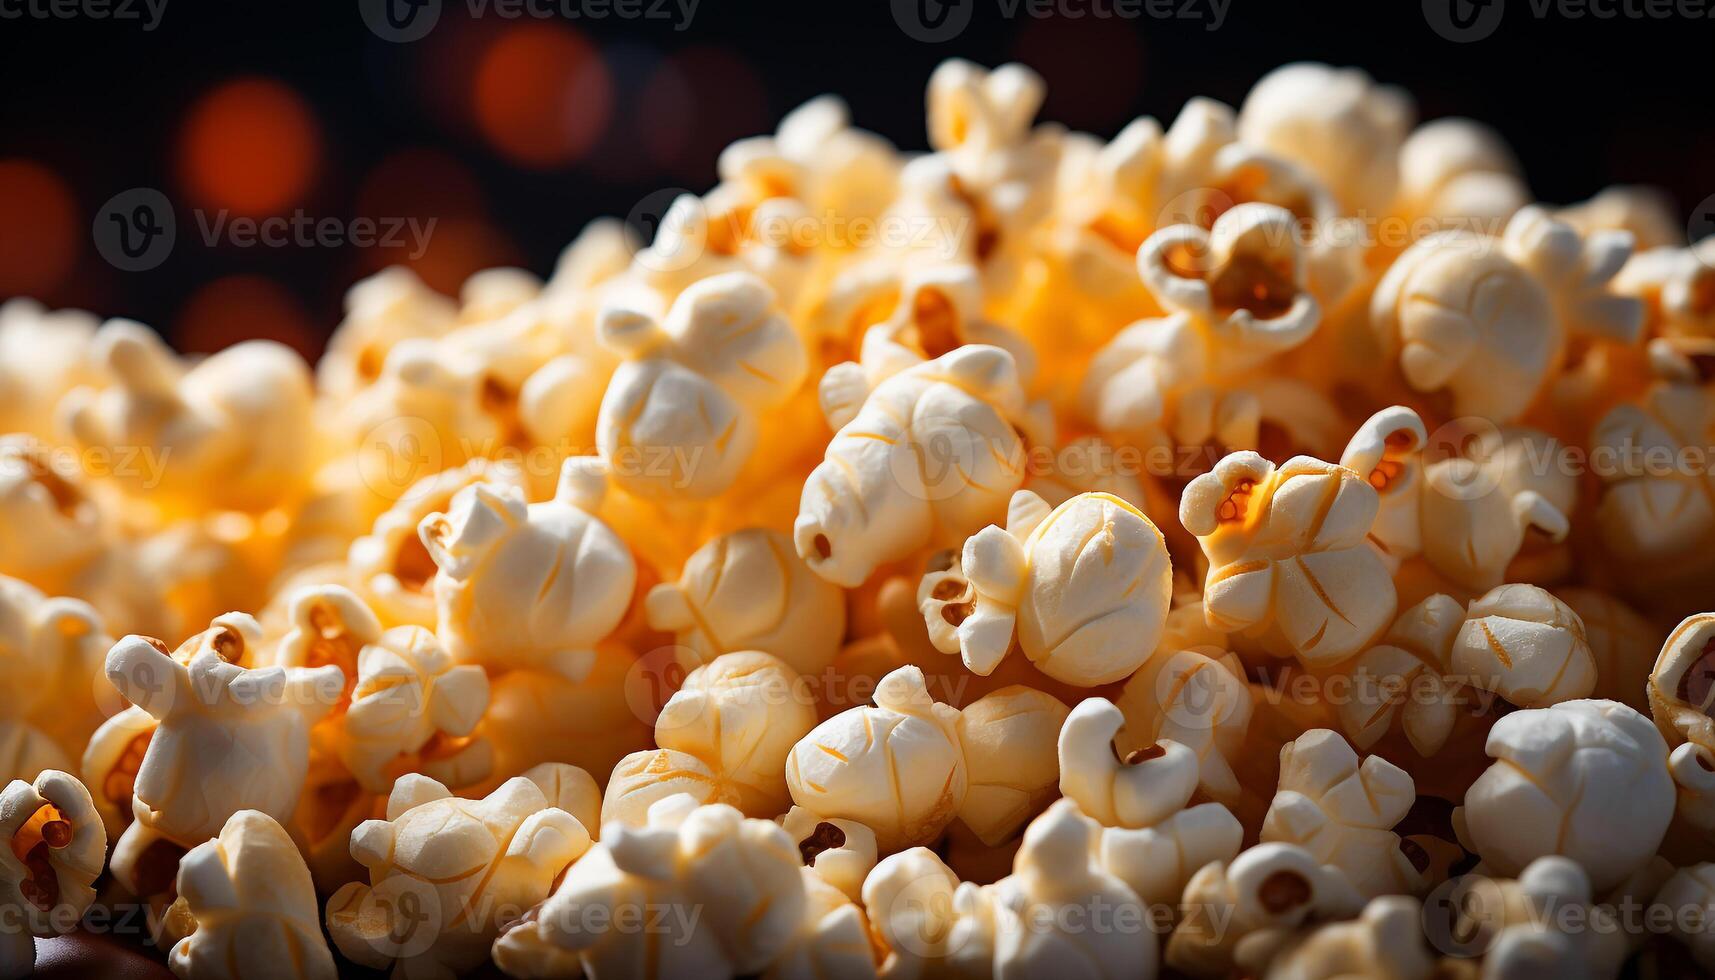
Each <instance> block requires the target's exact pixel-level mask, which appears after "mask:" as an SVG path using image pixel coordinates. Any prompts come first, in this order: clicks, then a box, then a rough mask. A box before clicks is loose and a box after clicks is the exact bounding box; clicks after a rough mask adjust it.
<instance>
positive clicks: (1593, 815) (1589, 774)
mask: <svg viewBox="0 0 1715 980" xmlns="http://www.w3.org/2000/svg"><path fill="white" fill-rule="evenodd" d="M1485 751H1486V752H1487V753H1488V754H1489V757H1490V758H1492V759H1494V760H1495V762H1494V764H1493V765H1491V766H1490V767H1489V768H1488V769H1487V770H1486V771H1484V773H1483V775H1482V776H1480V777H1478V779H1477V781H1476V782H1475V783H1473V784H1472V786H1471V788H1470V790H1469V791H1467V792H1466V794H1465V805H1464V807H1462V808H1461V809H1460V810H1456V811H1455V815H1456V822H1455V826H1456V827H1457V826H1459V822H1460V821H1462V823H1463V827H1464V829H1463V830H1462V831H1461V834H1460V836H1461V838H1463V839H1466V846H1467V847H1469V848H1471V849H1472V850H1475V851H1476V852H1477V853H1478V854H1479V855H1481V856H1482V858H1483V863H1484V865H1485V866H1487V867H1489V868H1492V869H1494V871H1495V872H1496V873H1499V874H1516V873H1518V872H1519V871H1521V870H1523V869H1524V867H1525V866H1526V865H1528V864H1529V863H1530V862H1532V861H1534V860H1536V859H1537V858H1539V857H1543V856H1545V855H1549V854H1559V855H1563V856H1565V857H1569V858H1571V859H1572V860H1574V861H1577V862H1578V863H1579V864H1580V865H1581V866H1582V867H1583V869H1584V871H1586V872H1587V873H1588V874H1589V877H1590V883H1591V884H1592V885H1593V886H1594V887H1595V888H1597V889H1606V888H1609V887H1612V886H1613V885H1615V884H1616V883H1618V882H1619V881H1620V880H1621V879H1623V878H1624V877H1625V876H1626V875H1628V874H1630V873H1631V872H1632V871H1633V870H1635V869H1636V868H1637V867H1639V866H1640V865H1642V864H1643V863H1644V862H1645V861H1646V860H1647V859H1648V858H1649V857H1650V855H1652V854H1654V853H1655V850H1656V847H1657V846H1658V845H1659V844H1660V843H1661V839H1662V835H1663V834H1665V833H1666V832H1667V825H1668V822H1669V821H1670V820H1671V819H1672V817H1673V809H1674V782H1673V778H1672V776H1671V775H1670V774H1669V770H1668V755H1667V745H1666V743H1665V742H1663V741H1662V738H1661V735H1659V734H1658V733H1657V732H1656V731H1655V729H1654V728H1653V727H1652V726H1651V725H1650V723H1649V720H1648V719H1646V718H1644V717H1643V716H1642V715H1640V714H1638V713H1637V712H1636V711H1633V710H1632V709H1630V708H1628V707H1626V706H1625V705H1623V704H1619V703H1617V702H1613V701H1565V702H1562V703H1560V704H1557V705H1554V706H1553V707H1550V708H1538V709H1533V710H1527V711H1515V712H1513V713H1512V714H1510V715H1507V716H1505V717H1503V718H1502V719H1501V720H1499V721H1497V722H1495V726H1494V728H1492V729H1490V731H1489V741H1488V745H1487V746H1486V747H1485ZM1596 787H1600V790H1599V791H1598V790H1596ZM1545 827H1554V828H1558V830H1557V831H1556V832H1555V833H1554V834H1553V835H1550V834H1547V833H1544V832H1543V828H1545Z"/></svg>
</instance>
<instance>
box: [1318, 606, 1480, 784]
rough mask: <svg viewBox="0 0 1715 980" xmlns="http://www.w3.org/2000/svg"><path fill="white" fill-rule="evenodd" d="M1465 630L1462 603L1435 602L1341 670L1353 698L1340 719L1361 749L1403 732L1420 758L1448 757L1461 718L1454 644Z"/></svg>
mask: <svg viewBox="0 0 1715 980" xmlns="http://www.w3.org/2000/svg"><path fill="white" fill-rule="evenodd" d="M1465 625H1466V613H1465V609H1464V607H1462V606H1460V605H1459V602H1458V600H1456V599H1454V598H1453V597H1452V596H1448V595H1441V594H1439V593H1438V594H1436V595H1432V596H1430V597H1429V598H1427V599H1424V600H1423V601H1422V602H1420V603H1418V604H1417V605H1415V606H1412V607H1411V608H1410V609H1407V610H1405V611H1403V612H1401V613H1400V614H1399V617H1398V618H1397V619H1395V620H1394V621H1393V625H1392V626H1390V627H1388V631H1387V633H1386V634H1385V635H1384V636H1383V637H1382V639H1381V642H1380V643H1378V644H1376V645H1375V646H1373V647H1370V648H1369V649H1368V650H1365V651H1364V652H1363V653H1360V654H1358V656H1357V657H1355V658H1353V659H1352V661H1351V662H1350V663H1348V664H1346V665H1345V666H1343V667H1342V668H1341V669H1342V671H1343V672H1344V673H1345V674H1346V675H1347V676H1349V677H1351V678H1352V682H1353V683H1352V692H1353V693H1352V697H1351V698H1349V699H1347V700H1346V701H1345V702H1343V703H1341V704H1337V705H1335V706H1334V713H1335V714H1336V716H1337V717H1338V718H1339V719H1340V729H1341V731H1342V732H1343V733H1344V734H1345V736H1346V737H1347V738H1348V739H1350V740H1351V742H1352V744H1353V745H1354V746H1356V747H1357V748H1360V749H1368V748H1370V747H1372V746H1374V745H1375V744H1376V743H1377V742H1379V741H1381V740H1382V738H1383V737H1384V736H1386V735H1387V734H1388V733H1389V732H1390V731H1393V730H1395V729H1396V728H1397V729H1398V730H1399V731H1401V732H1403V733H1404V734H1405V737H1406V740H1407V741H1408V742H1410V743H1411V747H1412V748H1413V749H1416V750H1417V752H1418V754H1419V755H1422V756H1425V757H1428V756H1433V755H1435V754H1436V753H1438V752H1440V751H1441V749H1442V747H1444V746H1445V745H1446V744H1447V740H1448V738H1449V737H1451V736H1452V734H1453V728H1454V725H1455V723H1456V722H1457V721H1458V716H1459V711H1460V707H1459V704H1458V701H1457V694H1458V690H1459V685H1460V682H1459V681H1458V680H1457V679H1455V678H1453V677H1451V676H1450V675H1451V674H1452V673H1453V666H1452V661H1453V644H1454V641H1455V640H1456V639H1457V638H1458V637H1459V635H1460V631H1461V630H1462V629H1463V628H1464V627H1465Z"/></svg>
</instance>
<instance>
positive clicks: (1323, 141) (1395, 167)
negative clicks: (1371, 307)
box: [1238, 62, 1416, 215]
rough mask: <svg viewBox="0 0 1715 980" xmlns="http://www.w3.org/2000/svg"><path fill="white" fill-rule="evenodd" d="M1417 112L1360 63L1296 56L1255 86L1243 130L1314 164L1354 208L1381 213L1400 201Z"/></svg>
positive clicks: (1260, 143)
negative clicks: (1403, 156)
mask: <svg viewBox="0 0 1715 980" xmlns="http://www.w3.org/2000/svg"><path fill="white" fill-rule="evenodd" d="M1415 115H1416V111H1415V109H1414V108H1413V106H1412V102H1411V97H1410V96H1408V95H1407V94H1406V93H1405V92H1403V91H1401V90H1400V89H1397V88H1394V87H1392V86H1388V85H1378V84H1376V82H1375V81H1374V80H1373V79H1371V78H1370V76H1368V75H1367V74H1365V73H1364V72H1363V71H1361V70H1359V69H1356V68H1332V67H1330V66H1328V65H1322V64H1316V63H1314V62H1297V63H1294V64H1289V65H1284V66H1282V67H1280V68H1276V69H1275V70H1274V71H1272V72H1269V73H1268V74H1267V75H1264V76H1263V77H1262V78H1261V79H1260V80H1258V81H1257V83H1256V85H1255V86H1254V87H1252V88H1251V90H1250V94H1249V95H1246V96H1245V101H1244V105H1243V107H1241V108H1240V110H1239V118H1238V136H1239V139H1241V140H1243V141H1244V142H1246V143H1249V144H1251V145H1253V146H1257V147H1261V148H1263V149H1266V150H1270V151H1272V152H1274V153H1278V154H1280V155H1281V156H1283V157H1286V158H1287V159H1289V160H1293V161H1296V162H1298V163H1300V164H1302V165H1304V166H1306V167H1308V168H1310V169H1311V170H1312V171H1314V172H1315V173H1316V175H1317V176H1318V177H1320V178H1321V179H1322V181H1323V183H1325V184H1327V185H1328V187H1330V188H1331V189H1333V190H1334V192H1335V193H1336V194H1338V195H1339V196H1340V203H1341V205H1342V206H1344V207H1345V208H1346V210H1347V211H1349V212H1352V213H1357V214H1369V215H1379V214H1382V213H1383V212H1384V211H1385V209H1386V208H1387V206H1388V204H1389V203H1390V202H1391V201H1392V200H1393V197H1394V193H1395V189H1396V186H1397V182H1398V180H1399V154H1400V147H1401V145H1402V144H1403V143H1404V142H1405V138H1406V134H1407V132H1408V131H1409V130H1410V128H1411V124H1412V121H1413V118H1414V117H1415Z"/></svg>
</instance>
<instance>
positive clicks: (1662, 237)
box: [1554, 184, 1685, 253]
mask: <svg viewBox="0 0 1715 980" xmlns="http://www.w3.org/2000/svg"><path fill="white" fill-rule="evenodd" d="M1678 215H1679V210H1678V209H1677V208H1675V207H1674V205H1673V199H1672V198H1670V197H1668V195H1667V194H1666V193H1664V192H1663V191H1662V190H1661V189H1660V188H1656V187H1649V186H1646V185H1643V184H1616V185H1614V186H1612V187H1604V188H1602V189H1601V190H1599V191H1597V192H1596V194H1595V196H1593V197H1591V198H1590V199H1589V200H1587V201H1580V202H1579V203H1577V204H1573V205H1569V206H1567V207H1564V208H1561V209H1560V210H1558V211H1556V212H1555V214H1554V216H1555V218H1557V219H1558V220H1560V221H1564V222H1566V223H1567V224H1569V225H1571V226H1572V227H1573V228H1576V229H1577V230H1578V233H1579V234H1580V235H1588V234H1591V233H1592V232H1597V231H1625V232H1630V233H1631V235H1632V240H1633V242H1634V243H1635V244H1636V247H1637V249H1638V252H1639V253H1642V252H1645V251H1650V250H1653V249H1657V248H1661V247H1663V246H1668V245H1678V244H1680V243H1681V242H1682V241H1683V240H1684V238H1685V228H1684V226H1683V225H1681V224H1680V222H1679V216H1678Z"/></svg>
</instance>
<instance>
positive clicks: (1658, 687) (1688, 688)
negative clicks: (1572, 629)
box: [1646, 613, 1715, 831]
mask: <svg viewBox="0 0 1715 980" xmlns="http://www.w3.org/2000/svg"><path fill="white" fill-rule="evenodd" d="M1646 692H1647V694H1648V697H1649V711H1650V714H1651V716H1653V717H1654V719H1655V724H1656V728H1657V729H1659V730H1660V731H1661V734H1662V737H1663V738H1665V739H1666V740H1667V745H1668V748H1669V749H1670V752H1671V754H1670V755H1669V756H1668V763H1667V767H1668V771H1669V772H1670V773H1672V774H1673V781H1674V783H1675V784H1676V786H1677V790H1678V796H1679V803H1678V807H1677V812H1678V813H1679V815H1680V817H1681V818H1682V819H1684V820H1685V821H1686V822H1687V823H1689V824H1691V825H1692V826H1694V827H1696V828H1698V829H1699V830H1704V831H1708V830H1715V714H1712V713H1711V705H1712V704H1715V615H1712V614H1709V613H1699V614H1698V615H1695V616H1690V617H1687V618H1686V619H1685V621H1684V622H1682V623H1680V624H1679V625H1678V626H1677V627H1675V628H1674V630H1673V632H1672V633H1670V634H1669V635H1668V637H1667V641H1666V642H1665V643H1663V644H1662V646H1661V653H1660V654H1659V655H1658V656H1657V658H1656V661H1655V668H1654V669H1653V670H1652V671H1651V672H1650V675H1649V681H1648V684H1647V687H1646Z"/></svg>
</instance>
